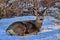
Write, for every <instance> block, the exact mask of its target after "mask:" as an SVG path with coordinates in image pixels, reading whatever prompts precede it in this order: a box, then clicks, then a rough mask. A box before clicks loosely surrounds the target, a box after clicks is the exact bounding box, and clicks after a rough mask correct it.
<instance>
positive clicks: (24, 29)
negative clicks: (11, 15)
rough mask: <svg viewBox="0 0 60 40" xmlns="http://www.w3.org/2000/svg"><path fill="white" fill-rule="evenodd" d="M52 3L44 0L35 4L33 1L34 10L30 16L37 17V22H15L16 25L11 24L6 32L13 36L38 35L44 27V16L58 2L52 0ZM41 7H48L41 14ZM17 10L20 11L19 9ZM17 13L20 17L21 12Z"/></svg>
mask: <svg viewBox="0 0 60 40" xmlns="http://www.w3.org/2000/svg"><path fill="white" fill-rule="evenodd" d="M50 1H51V2H49V1H48V0H46V1H45V0H42V1H41V2H35V1H34V0H33V1H32V4H33V9H32V11H30V10H29V12H30V14H31V13H34V15H35V16H36V20H35V21H23V22H19V21H18V22H15V23H13V24H11V25H10V26H9V27H8V29H7V30H6V32H7V33H9V34H11V35H19V36H24V35H27V34H37V33H39V32H40V29H41V27H42V24H43V20H44V16H46V14H47V13H46V11H47V9H48V8H49V7H51V6H52V5H51V4H52V3H55V2H57V0H50ZM27 2H28V1H27ZM17 3H18V2H17ZM40 3H41V4H40ZM41 5H44V6H46V9H44V10H43V11H41V12H39V11H38V8H39V7H40V6H41ZM24 8H25V7H23V8H22V9H24ZM22 9H21V10H22ZM16 10H18V8H17V9H16ZM16 10H15V11H16ZM7 11H8V10H7ZM16 13H17V14H16V15H17V16H19V14H18V13H19V12H18V11H17V12H16ZM22 14H23V11H22ZM28 15H29V14H28ZM23 16H24V15H23ZM16 29H17V30H16Z"/></svg>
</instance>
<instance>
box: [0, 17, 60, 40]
mask: <svg viewBox="0 0 60 40" xmlns="http://www.w3.org/2000/svg"><path fill="white" fill-rule="evenodd" d="M25 20H36V17H35V16H26V17H25V16H23V17H16V18H9V19H1V20H0V40H60V38H59V37H60V25H58V24H56V23H55V22H60V20H57V19H54V18H53V17H51V16H45V19H44V21H43V25H42V28H41V29H40V30H41V32H40V33H38V34H37V35H27V36H24V37H22V36H10V35H8V34H6V29H7V28H8V26H9V25H11V24H12V23H13V22H16V21H25Z"/></svg>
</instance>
